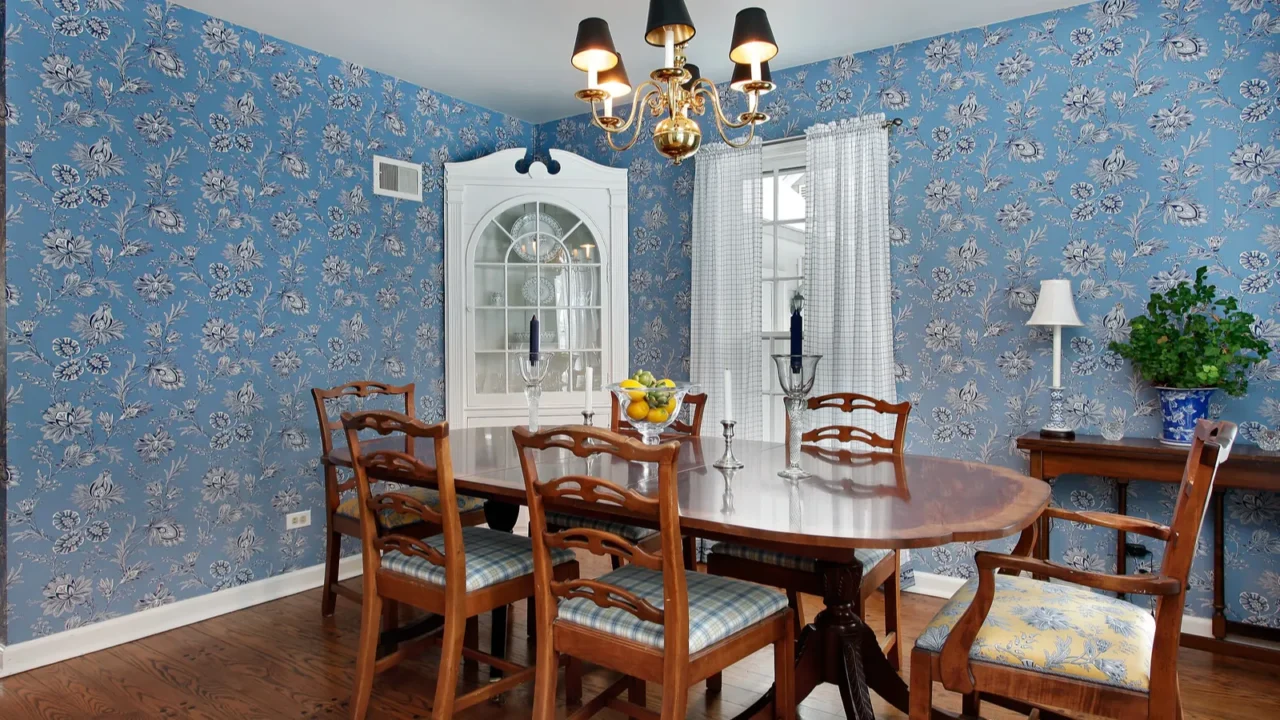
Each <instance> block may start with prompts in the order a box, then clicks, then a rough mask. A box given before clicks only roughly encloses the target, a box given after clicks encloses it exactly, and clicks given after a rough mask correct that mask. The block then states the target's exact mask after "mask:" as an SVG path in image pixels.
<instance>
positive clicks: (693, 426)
mask: <svg viewBox="0 0 1280 720" xmlns="http://www.w3.org/2000/svg"><path fill="white" fill-rule="evenodd" d="M610 396H611V397H610V399H611V400H612V407H611V409H610V412H609V429H610V430H612V431H613V432H616V433H620V434H622V435H626V436H628V437H640V433H639V432H637V431H636V430H635V429H634V428H632V427H631V423H630V422H627V420H626V419H625V418H623V417H622V408H621V405H620V404H619V403H618V397H617V396H616V395H613V394H612V393H610ZM684 408H688V409H689V410H688V420H685V419H684V418H679V417H678V418H676V420H675V421H674V422H672V423H671V425H670V426H669V427H668V432H665V433H663V434H662V437H663V439H664V440H670V439H679V438H682V437H699V436H701V435H702V414H703V413H704V412H705V411H706V409H707V395H706V393H692V394H689V395H685V397H684V403H683V405H682V408H681V409H682V410H683V409H684ZM547 527H548V528H549V529H551V530H553V531H555V530H568V529H569V528H580V527H586V528H594V529H596V530H603V531H605V532H611V533H613V534H615V535H620V536H622V537H624V538H626V539H627V540H630V541H631V542H634V543H638V544H639V545H640V546H641V547H643V548H644V549H646V550H650V551H656V550H657V549H658V546H659V544H660V541H661V538H659V536H658V531H657V530H654V529H653V528H646V527H639V526H637V525H629V524H627V523H624V522H617V521H614V520H601V519H598V518H589V517H583V516H581V515H574V514H573V513H569V512H548V513H547ZM684 554H685V557H684V563H685V567H688V568H693V569H697V567H698V544H697V541H696V540H695V539H694V538H693V537H686V538H685V539H684ZM610 561H611V562H612V564H613V569H614V570H617V569H618V568H619V567H621V566H622V560H621V559H620V558H619V557H618V556H616V555H615V556H613V557H612V558H611V559H610Z"/></svg>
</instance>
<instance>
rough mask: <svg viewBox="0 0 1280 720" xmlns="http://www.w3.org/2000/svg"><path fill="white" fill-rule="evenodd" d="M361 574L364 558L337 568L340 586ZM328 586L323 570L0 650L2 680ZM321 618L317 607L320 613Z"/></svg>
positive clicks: (279, 577)
mask: <svg viewBox="0 0 1280 720" xmlns="http://www.w3.org/2000/svg"><path fill="white" fill-rule="evenodd" d="M359 574H360V556H359V555H352V556H350V557H345V558H343V559H342V561H341V562H340V563H339V564H338V577H339V578H340V579H342V580H346V579H347V578H351V577H355V576H357V575H359ZM323 584H324V565H312V566H311V567H308V568H302V569H301V570H294V571H293V572H288V573H284V574H283V575H276V576H275V577H269V578H265V579H263V580H259V581H257V582H252V583H249V584H248V585H241V586H239V587H234V588H230V589H228V590H220V591H218V592H211V593H207V594H205V595H201V596H199V597H193V598H188V599H186V600H179V601H178V602H175V603H171V604H169V605H164V606H162V607H158V608H153V609H151V610H144V611H142V612H135V613H131V614H129V615H123V616H121V617H116V618H111V619H110V620H104V621H102V622H100V623H94V624H93V625H86V626H84V627H79V628H75V629H74V630H67V631H65V632H60V633H56V634H54V635H46V636H45V637H40V638H36V639H34V640H27V641H25V642H20V643H17V644H15V645H9V646H7V647H2V646H0V678H3V677H9V676H10V675H17V674H18V673H21V672H26V671H27V670H33V669H35V668H38V667H43V666H45V665H51V664H53V663H56V662H62V661H63V660H70V659H71V658H75V657H80V656H81V655H88V654H89V653H92V652H97V651H99V650H106V649H107V648H111V647H115V646H117V645H123V644H124V643H128V642H133V641H134V640H141V639H142V638H145V637H149V636H151V635H155V634H156V633H162V632H165V631H168V630H173V629H176V628H180V627H183V626H185V625H192V624H194V623H198V622H201V621H203V620H208V619H210V618H215V617H217V616H219V615H225V614H227V613H230V612H235V611H236V610H243V609H245V608H248V607H253V606H254V605H259V604H261V603H264V602H270V601H272V600H278V599H280V598H282V597H287V596H289V595H294V594H297V593H300V592H303V591H305V590H311V589H312V588H318V587H320V586H321V585H323ZM316 612H317V617H318V616H319V607H318V606H317V609H316Z"/></svg>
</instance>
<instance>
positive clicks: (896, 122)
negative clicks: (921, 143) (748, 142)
mask: <svg viewBox="0 0 1280 720" xmlns="http://www.w3.org/2000/svg"><path fill="white" fill-rule="evenodd" d="M880 127H882V128H884V129H886V130H888V131H889V132H893V129H894V128H896V127H902V118H891V119H889V120H885V121H884V122H882V123H880ZM803 139H804V135H792V136H791V137H784V138H777V139H775V140H765V141H764V142H762V143H760V144H761V145H762V146H767V145H781V144H783V143H789V142H795V141H796V140H803Z"/></svg>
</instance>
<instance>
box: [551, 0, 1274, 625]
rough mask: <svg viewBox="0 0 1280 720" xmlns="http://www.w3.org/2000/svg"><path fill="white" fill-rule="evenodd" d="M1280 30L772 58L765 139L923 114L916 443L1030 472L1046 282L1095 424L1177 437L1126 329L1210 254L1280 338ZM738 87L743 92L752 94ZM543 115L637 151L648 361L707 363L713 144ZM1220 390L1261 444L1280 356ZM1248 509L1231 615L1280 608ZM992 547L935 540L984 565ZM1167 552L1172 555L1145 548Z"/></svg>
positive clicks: (1087, 32) (1232, 516) (1166, 510)
mask: <svg viewBox="0 0 1280 720" xmlns="http://www.w3.org/2000/svg"><path fill="white" fill-rule="evenodd" d="M1277 38H1280V3H1277V2H1276V1H1275V0H1163V1H1157V0H1105V1H1104V2H1096V3H1093V4H1089V5H1082V6H1079V7H1075V8H1071V9H1068V10H1064V11H1060V12H1057V13H1053V14H1047V15H1040V16H1036V17H1030V18H1023V19H1020V20H1014V21H1011V22H1007V23H1002V24H1000V25H995V26H990V27H985V28H978V29H973V30H968V31H964V32H959V33H952V34H949V35H945V36H940V37H935V38H931V39H928V40H923V41H919V42H913V43H909V44H905V45H898V46H894V47H888V48H883V49H880V50H875V51H872V52H867V53H860V54H857V55H847V56H844V57H838V58H832V59H831V60H829V61H826V62H820V63H814V64H811V65H806V66H801V67H795V68H791V69H788V70H775V71H774V73H773V77H774V81H775V82H776V83H777V84H778V89H777V90H776V91H775V92H774V93H773V94H771V95H769V96H766V97H765V99H764V101H763V104H764V110H765V111H766V112H768V113H769V114H770V115H771V116H772V118H773V120H772V122H771V123H769V124H767V125H765V126H764V127H763V131H764V132H763V134H764V136H765V138H766V139H772V138H781V137H789V136H796V135H800V134H802V133H803V131H804V129H805V128H807V127H808V126H810V125H812V124H814V123H819V122H830V121H832V120H836V119H839V118H842V117H849V116H857V115H862V114H864V113H870V112H879V111H884V112H885V113H887V114H888V115H889V116H890V117H895V116H896V117H901V118H902V119H903V120H904V125H903V126H902V127H901V128H899V129H898V130H897V131H896V132H895V133H894V135H893V136H892V154H893V157H892V161H893V163H894V166H893V169H892V170H891V176H890V183H891V191H892V198H893V199H892V207H891V213H892V216H893V227H892V234H893V235H892V241H893V244H894V266H893V268H894V269H893V273H894V280H895V287H894V291H893V292H894V303H895V307H894V309H895V318H896V325H897V344H896V356H897V364H898V367H897V374H898V380H899V390H898V393H899V397H906V398H910V399H911V401H912V402H913V403H914V404H915V408H916V409H915V412H914V413H913V414H912V421H911V427H910V431H909V432H910V443H911V448H912V450H913V451H915V452H923V453H934V454H940V455H947V456H958V457H965V458H973V459H979V460H984V461H989V462H994V463H999V464H1003V465H1009V466H1012V467H1018V468H1025V467H1026V461H1025V459H1024V458H1022V457H1020V456H1018V455H1017V454H1016V452H1015V450H1014V448H1013V440H1014V438H1016V437H1017V436H1018V435H1020V434H1022V433H1023V432H1026V431H1029V430H1033V429H1036V428H1038V427H1040V426H1041V425H1042V424H1043V422H1044V415H1043V408H1044V407H1045V406H1046V403H1047V395H1048V393H1047V391H1046V389H1045V387H1046V384H1047V382H1048V376H1049V366H1050V364H1051V363H1050V357H1049V349H1050V345H1049V343H1048V338H1049V335H1048V333H1046V332H1044V331H1043V329H1031V328H1027V327H1025V322H1026V319H1027V318H1028V317H1029V315H1030V312H1031V309H1032V307H1033V306H1034V305H1035V301H1036V292H1037V290H1038V288H1039V281H1040V280H1041V279H1045V278H1053V277H1066V278H1069V279H1071V281H1072V285H1073V287H1074V289H1075V293H1076V302H1077V307H1078V309H1079V311H1080V314H1081V317H1082V318H1083V319H1084V320H1085V323H1086V326H1085V327H1083V328H1079V329H1072V330H1068V331H1067V332H1068V337H1069V338H1070V340H1069V342H1068V343H1067V345H1066V347H1065V354H1066V357H1065V360H1064V368H1065V372H1066V379H1065V384H1066V386H1067V392H1068V406H1069V411H1070V417H1071V420H1072V422H1073V423H1074V424H1075V426H1077V427H1078V428H1079V429H1080V430H1081V431H1082V432H1091V433H1094V434H1096V433H1097V432H1098V430H1099V428H1100V426H1101V424H1102V422H1104V421H1108V420H1111V421H1118V422H1121V423H1123V425H1124V427H1125V429H1126V433H1127V434H1128V435H1131V436H1145V437H1152V436H1154V435H1155V434H1156V431H1157V426H1158V410H1157V407H1156V403H1155V395H1154V392H1153V391H1152V390H1150V389H1149V388H1147V387H1145V386H1144V385H1143V384H1142V383H1141V382H1140V381H1138V380H1137V379H1135V376H1134V374H1133V373H1132V372H1131V371H1130V368H1129V367H1128V366H1127V365H1126V364H1125V363H1124V362H1123V361H1122V360H1121V359H1120V358H1119V357H1117V356H1116V355H1115V354H1114V353H1112V352H1110V351H1109V350H1108V349H1107V343H1108V342H1109V341H1111V340H1113V339H1117V338H1123V337H1125V335H1126V333H1127V331H1128V323H1129V319H1130V318H1132V317H1134V316H1136V315H1137V314H1140V313H1141V312H1142V306H1143V304H1144V303H1145V301H1146V297H1147V295H1148V294H1149V293H1150V292H1151V291H1155V290H1162V289H1165V288H1167V287H1169V286H1170V285H1171V284H1174V283H1178V282H1181V281H1182V280H1184V279H1187V278H1189V277H1190V276H1191V275H1192V274H1194V271H1195V269H1196V268H1197V267H1199V266H1201V265H1207V266H1208V267H1209V268H1210V271H1211V273H1212V276H1213V279H1214V281H1215V282H1216V284H1217V285H1218V286H1219V287H1220V288H1221V289H1223V290H1225V291H1228V292H1230V293H1233V294H1235V295H1237V296H1238V297H1239V298H1240V300H1241V303H1242V305H1243V306H1244V308H1245V309H1247V310H1248V311H1250V312H1253V313H1255V314H1256V316H1257V318H1258V320H1257V324H1256V326H1255V331H1256V332H1257V334H1258V335H1259V337H1263V338H1265V339H1267V340H1268V341H1270V342H1271V343H1272V344H1280V213H1278V212H1277V208H1278V207H1280V49H1278V48H1280V40H1278V39H1277ZM780 40H781V41H783V42H782V47H783V55H781V56H780V57H779V58H778V60H779V61H781V62H785V58H786V55H785V53H786V44H785V40H784V39H782V38H780ZM706 52H719V50H718V49H716V48H704V47H702V46H699V45H698V44H697V43H696V41H695V43H694V44H693V45H692V46H691V49H690V60H691V61H692V62H695V63H696V62H697V61H698V58H699V55H700V54H701V53H706ZM722 96H723V97H724V99H725V100H726V101H728V102H729V103H730V105H731V106H733V107H734V108H736V109H737V110H738V111H740V110H741V109H742V107H741V100H740V96H738V94H737V93H734V92H732V91H728V90H724V91H722ZM704 130H708V128H706V126H705V125H704ZM712 132H713V131H712ZM539 133H540V134H542V135H543V136H545V137H546V138H548V139H549V141H550V143H551V144H552V145H554V146H558V147H563V148H567V149H570V150H574V151H575V152H579V153H581V154H583V155H586V156H588V157H591V158H592V159H595V160H597V161H599V162H610V163H613V164H625V165H626V166H627V167H629V168H630V169H631V177H632V187H631V226H632V228H633V229H634V232H635V237H634V238H633V255H632V265H631V272H632V293H633V302H632V334H631V337H632V345H633V348H634V351H635V355H636V357H635V362H637V363H638V364H647V363H653V364H658V365H659V366H660V367H666V368H670V369H671V371H672V372H675V371H676V368H681V369H683V368H687V366H688V361H687V358H686V357H685V355H687V353H688V342H687V339H688V324H687V322H688V321H687V308H688V298H689V295H688V291H689V271H690V269H689V260H688V257H689V252H688V243H689V213H690V207H691V195H690V189H691V187H692V168H691V167H690V165H691V164H688V163H687V164H685V165H682V166H680V167H678V168H676V167H672V166H671V165H669V164H668V163H666V162H664V161H662V160H661V159H660V157H659V156H658V155H657V153H656V152H654V151H653V149H652V147H651V146H650V145H649V144H648V143H646V142H644V141H643V140H642V141H641V143H640V144H639V146H638V148H637V149H633V150H632V151H630V152H629V153H624V154H617V153H614V152H612V151H611V150H609V149H608V148H607V147H605V146H604V144H603V142H604V141H603V139H602V138H601V134H602V133H600V132H599V131H597V130H595V129H593V128H590V127H588V126H587V124H586V119H585V117H584V116H577V117H572V118H567V119H565V120H561V121H558V122H554V123H549V124H544V125H542V126H540V127H539ZM1215 411H1216V412H1218V413H1219V414H1221V416H1223V417H1225V418H1229V419H1232V420H1234V421H1236V422H1238V423H1240V424H1241V427H1242V430H1243V438H1242V439H1243V441H1248V440H1250V439H1251V437H1252V436H1253V434H1254V432H1256V431H1257V430H1258V429H1259V428H1262V427H1268V426H1269V427H1276V426H1277V425H1280V364H1277V363H1276V361H1275V360H1274V359H1273V360H1272V361H1271V362H1269V363H1263V364H1261V365H1259V366H1258V367H1257V368H1256V371H1255V373H1254V375H1253V377H1252V386H1251V388H1250V391H1249V393H1248V395H1247V396H1246V397H1244V398H1239V399H1236V398H1228V397H1225V396H1222V395H1221V394H1219V396H1218V397H1216V398H1215ZM1173 491H1174V487H1173V486H1172V485H1166V484H1156V483H1132V484H1130V485H1129V486H1128V491H1127V492H1128V493H1129V512H1130V513H1132V514H1136V515H1142V516H1146V517H1151V518H1156V519H1167V518H1168V517H1169V514H1170V512H1171V511H1172V503H1173V497H1172V493H1173ZM1116 492H1117V485H1116V483H1115V482H1113V481H1111V480H1107V479H1105V478H1063V479H1061V480H1059V481H1058V482H1057V483H1056V487H1055V492H1054V497H1055V501H1056V502H1057V503H1059V504H1062V505H1065V506H1069V507H1077V508H1082V509H1104V510H1105V509H1112V510H1113V509H1115V507H1116V500H1117V497H1116ZM1226 512H1227V527H1226V529H1225V530H1226V538H1227V552H1226V564H1227V595H1228V617H1230V618H1232V619H1236V620H1244V621H1247V622H1253V623H1259V624H1264V625H1269V626H1273V627H1280V523H1278V521H1277V517H1278V516H1280V496H1277V495H1275V494H1267V493H1258V492H1245V491H1231V492H1229V493H1227V511H1226ZM1210 527H1211V525H1209V524H1207V525H1206V528H1205V534H1204V537H1205V538H1208V537H1211V536H1210V535H1209V533H1210V532H1211V529H1210ZM1131 539H1132V538H1131ZM1051 542H1052V547H1053V548H1054V554H1055V556H1056V558H1057V559H1059V560H1062V561H1065V562H1068V563H1070V564H1072V565H1074V566H1077V567H1081V568H1088V569H1109V568H1112V567H1114V560H1115V558H1114V552H1115V549H1114V548H1115V542H1114V536H1113V535H1112V534H1111V533H1109V532H1102V531H1097V530H1089V529H1082V528H1077V527H1073V526H1070V525H1064V524H1061V523H1060V524H1058V525H1057V526H1056V527H1055V529H1054V534H1053V537H1052V541H1051ZM975 549H977V546H975V545H950V546H946V547H940V548H935V549H933V550H932V551H926V552H917V553H914V554H913V560H914V561H916V567H917V568H918V569H922V570H927V571H932V572H938V573H943V574H946V575H953V576H960V577H967V576H969V575H971V574H972V572H973V568H972V562H971V559H972V556H973V552H974V550H975ZM1153 549H1155V550H1158V548H1153ZM1158 562H1159V554H1158V552H1157V553H1156V555H1155V556H1154V557H1153V558H1146V559H1137V560H1136V561H1135V560H1132V559H1131V562H1130V568H1133V567H1135V566H1137V567H1143V566H1145V567H1151V566H1152V565H1154V564H1156V563H1158ZM1211 569H1212V564H1211V558H1210V557H1209V552H1208V545H1207V543H1206V544H1205V546H1204V547H1202V548H1201V550H1200V552H1199V556H1198V558H1197V563H1196V566H1195V568H1194V573H1193V577H1192V592H1191V593H1189V595H1188V606H1189V607H1188V609H1189V610H1190V611H1191V612H1194V613H1196V614H1199V615H1208V614H1210V612H1211V610H1212V608H1211V606H1210V602H1211V600H1210V594H1209V590H1210V588H1211V584H1210V583H1211Z"/></svg>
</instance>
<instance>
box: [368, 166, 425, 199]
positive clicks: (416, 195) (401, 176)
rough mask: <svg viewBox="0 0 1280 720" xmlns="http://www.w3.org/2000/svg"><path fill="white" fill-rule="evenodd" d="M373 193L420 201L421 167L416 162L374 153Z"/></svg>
mask: <svg viewBox="0 0 1280 720" xmlns="http://www.w3.org/2000/svg"><path fill="white" fill-rule="evenodd" d="M373 194H374V195H386V196H388V197H393V198H400V199H401V200H412V201H414V202H422V168H421V167H419V166H418V165H417V163H411V162H405V161H403V160H393V159H391V158H387V157H382V156H381V155H374V156H373Z"/></svg>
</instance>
